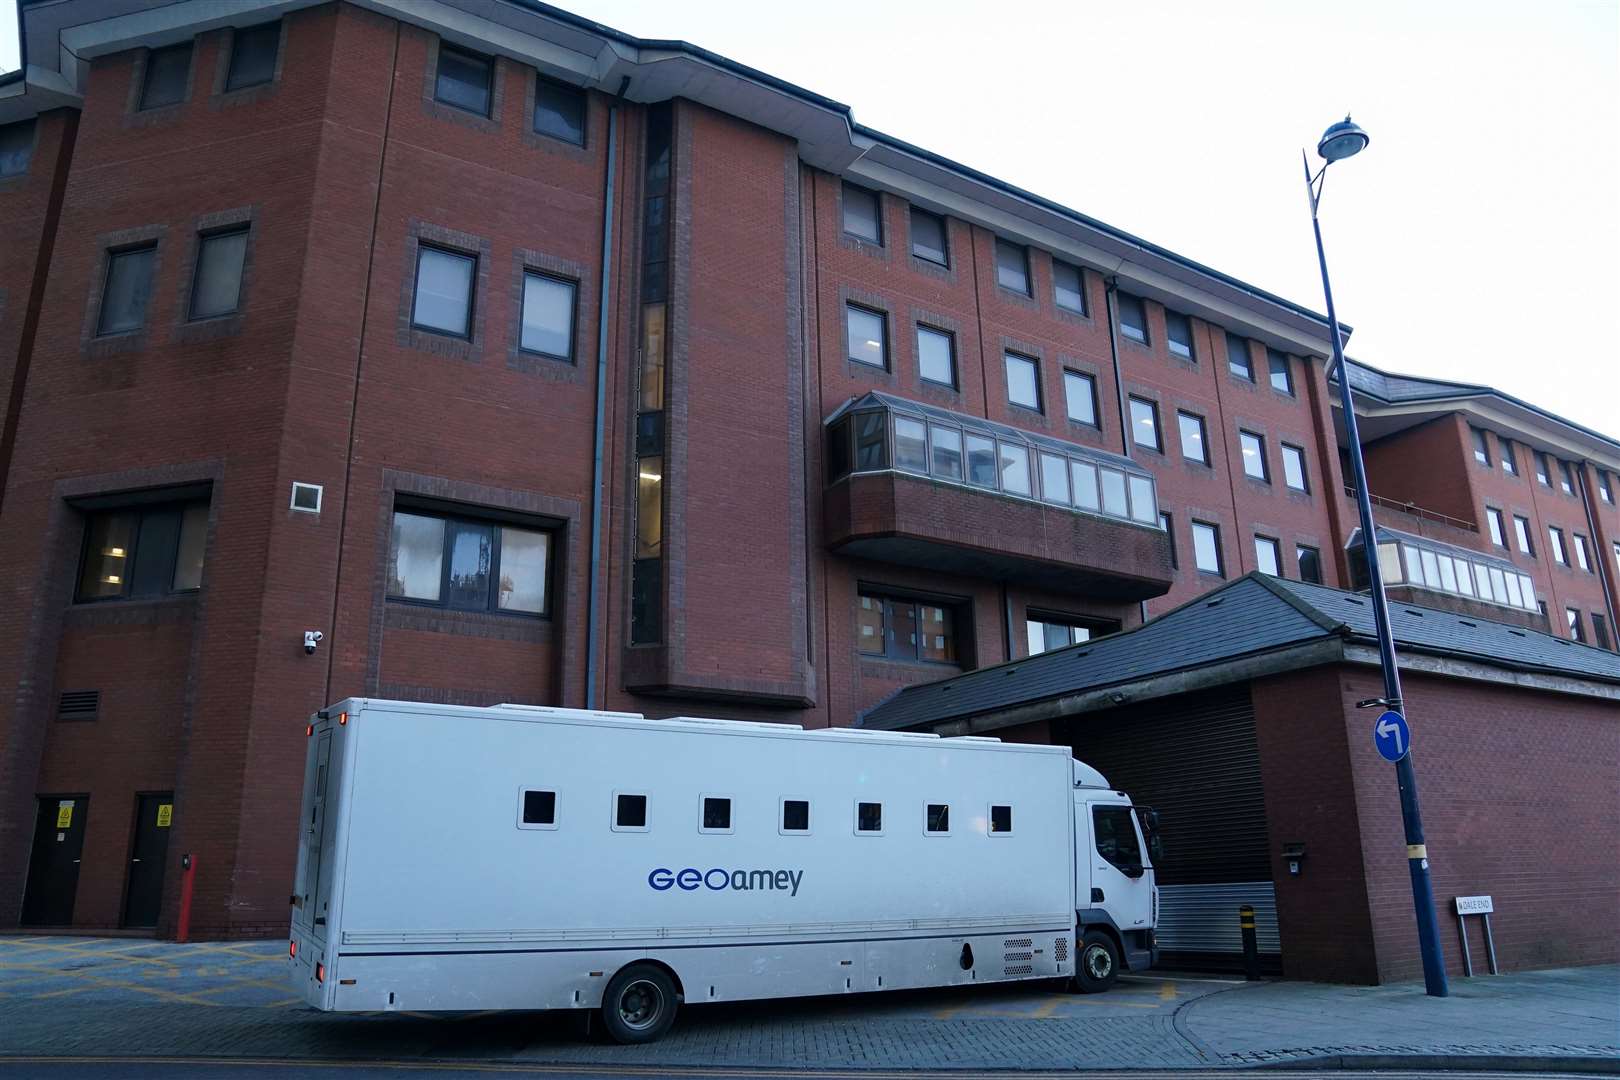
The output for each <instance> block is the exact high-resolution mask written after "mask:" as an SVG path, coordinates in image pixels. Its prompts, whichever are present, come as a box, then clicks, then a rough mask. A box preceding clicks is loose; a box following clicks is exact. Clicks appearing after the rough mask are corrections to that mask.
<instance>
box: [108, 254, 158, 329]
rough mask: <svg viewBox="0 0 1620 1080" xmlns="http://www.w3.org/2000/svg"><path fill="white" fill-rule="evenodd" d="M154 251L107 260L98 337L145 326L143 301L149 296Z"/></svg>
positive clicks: (115, 256) (118, 255)
mask: <svg viewBox="0 0 1620 1080" xmlns="http://www.w3.org/2000/svg"><path fill="white" fill-rule="evenodd" d="M156 250H157V249H156V248H155V247H143V248H136V249H134V250H133V251H115V252H113V253H112V254H110V255H108V256H107V282H106V285H105V286H104V287H103V289H102V292H101V318H100V321H99V322H98V323H97V326H96V332H97V333H99V334H121V333H124V332H126V331H129V330H139V329H140V328H141V326H142V325H143V324H145V322H146V301H147V299H148V298H149V297H150V296H151V293H152V255H153V253H154V252H155V251H156Z"/></svg>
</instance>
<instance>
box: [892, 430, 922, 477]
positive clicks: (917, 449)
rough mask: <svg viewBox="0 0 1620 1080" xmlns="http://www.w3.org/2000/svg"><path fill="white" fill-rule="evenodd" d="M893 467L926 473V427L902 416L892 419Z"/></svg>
mask: <svg viewBox="0 0 1620 1080" xmlns="http://www.w3.org/2000/svg"><path fill="white" fill-rule="evenodd" d="M894 467H895V468H897V469H904V470H905V471H906V472H916V473H926V472H928V425H927V424H925V423H923V422H922V421H921V420H912V419H910V418H908V417H904V416H896V417H895V418H894Z"/></svg>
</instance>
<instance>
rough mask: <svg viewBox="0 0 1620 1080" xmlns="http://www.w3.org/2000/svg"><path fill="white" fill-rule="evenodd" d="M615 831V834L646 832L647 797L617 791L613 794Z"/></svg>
mask: <svg viewBox="0 0 1620 1080" xmlns="http://www.w3.org/2000/svg"><path fill="white" fill-rule="evenodd" d="M613 829H614V831H615V832H646V831H647V796H645V795H633V794H628V793H626V792H623V791H615V792H614V793H613Z"/></svg>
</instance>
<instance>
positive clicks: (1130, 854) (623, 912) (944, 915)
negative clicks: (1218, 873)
mask: <svg viewBox="0 0 1620 1080" xmlns="http://www.w3.org/2000/svg"><path fill="white" fill-rule="evenodd" d="M307 731H308V736H309V740H308V741H309V751H308V759H307V763H306V765H305V772H304V802H303V812H302V832H301V839H300V841H299V858H298V871H297V882H296V888H295V891H294V893H293V896H292V906H293V918H292V940H291V943H290V946H289V950H288V952H289V964H290V967H291V978H292V980H293V982H294V984H295V985H296V987H297V991H298V993H299V994H300V995H302V996H303V998H304V999H305V1000H306V1001H307V1002H308V1003H309V1004H310V1005H312V1006H314V1007H315V1008H318V1009H323V1010H335V1011H373V1010H393V1009H408V1010H421V1011H440V1010H446V1011H448V1010H483V1009H599V1010H601V1016H602V1021H603V1024H604V1027H605V1028H606V1030H607V1032H608V1033H609V1034H610V1035H611V1036H612V1037H613V1038H615V1039H617V1040H618V1041H620V1042H645V1041H649V1040H651V1039H655V1038H657V1037H658V1036H659V1035H661V1034H662V1033H663V1032H664V1031H665V1030H667V1029H668V1027H669V1025H670V1023H671V1022H672V1021H673V1020H674V1017H675V1011H676V1008H677V1006H678V1005H679V1004H680V1003H682V1002H711V1001H738V1000H743V999H749V998H771V997H788V996H797V995H809V994H843V993H853V992H857V991H870V990H889V989H901V988H912V987H924V986H950V985H959V984H963V983H977V982H1000V981H1004V980H1011V979H1045V978H1057V977H1072V978H1074V979H1075V981H1076V983H1077V984H1078V985H1079V986H1080V987H1081V988H1082V989H1086V990H1102V989H1106V988H1107V987H1108V986H1109V985H1110V984H1111V983H1112V982H1113V980H1114V977H1115V975H1116V973H1117V972H1118V970H1119V969H1120V968H1121V967H1127V968H1132V969H1136V968H1142V967H1146V966H1148V965H1149V964H1151V963H1152V961H1153V958H1154V953H1155V946H1154V939H1153V925H1154V918H1155V916H1156V913H1157V906H1158V905H1157V897H1156V893H1155V888H1154V883H1153V870H1152V867H1151V863H1150V860H1149V858H1148V857H1147V852H1148V850H1149V843H1147V842H1145V840H1144V836H1143V831H1142V828H1141V826H1142V825H1143V824H1146V825H1147V833H1148V838H1147V839H1148V840H1151V839H1152V836H1151V834H1152V832H1153V826H1152V817H1151V813H1150V812H1145V813H1143V814H1142V815H1140V820H1139V815H1138V814H1137V813H1136V812H1134V811H1133V809H1132V807H1131V805H1130V800H1129V799H1127V798H1126V797H1125V795H1124V794H1123V793H1122V792H1117V791H1113V790H1110V789H1109V787H1108V784H1107V782H1106V781H1105V780H1104V779H1103V778H1102V776H1101V775H1100V774H1098V773H1097V772H1096V771H1095V770H1094V769H1091V768H1089V767H1088V766H1086V765H1084V764H1082V763H1080V762H1078V761H1075V760H1073V759H1072V758H1071V757H1070V754H1069V751H1068V749H1067V748H1066V747H1054V746H1029V745H1022V744H1016V743H1003V742H1000V741H999V740H996V739H989V738H976V737H964V738H946V739H942V738H939V737H937V736H933V735H916V734H901V733H877V732H865V731H858V730H850V729H839V728H833V729H827V730H815V731H805V730H803V729H801V728H799V727H797V726H793V725H786V724H766V723H745V722H740V721H729V720H700V719H690V718H680V719H674V720H646V719H643V718H642V717H640V716H637V715H633V714H625V713H604V712H581V711H576V710H568V709H550V708H537V707H531V706H516V705H501V706H495V707H492V708H463V707H457V706H448V705H431V704H424V703H419V702H404V701H378V700H370V699H360V698H351V699H349V700H346V701H343V702H340V703H338V704H336V705H333V706H331V707H330V708H328V709H324V710H322V711H321V712H319V713H317V714H316V715H315V716H314V717H313V718H312V719H311V721H310V723H309V726H308V729H307Z"/></svg>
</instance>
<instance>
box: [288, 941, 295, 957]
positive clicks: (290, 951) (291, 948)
mask: <svg viewBox="0 0 1620 1080" xmlns="http://www.w3.org/2000/svg"><path fill="white" fill-rule="evenodd" d="M287 955H288V956H289V957H291V958H292V959H294V960H296V959H298V942H297V941H289V942H288V943H287Z"/></svg>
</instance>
